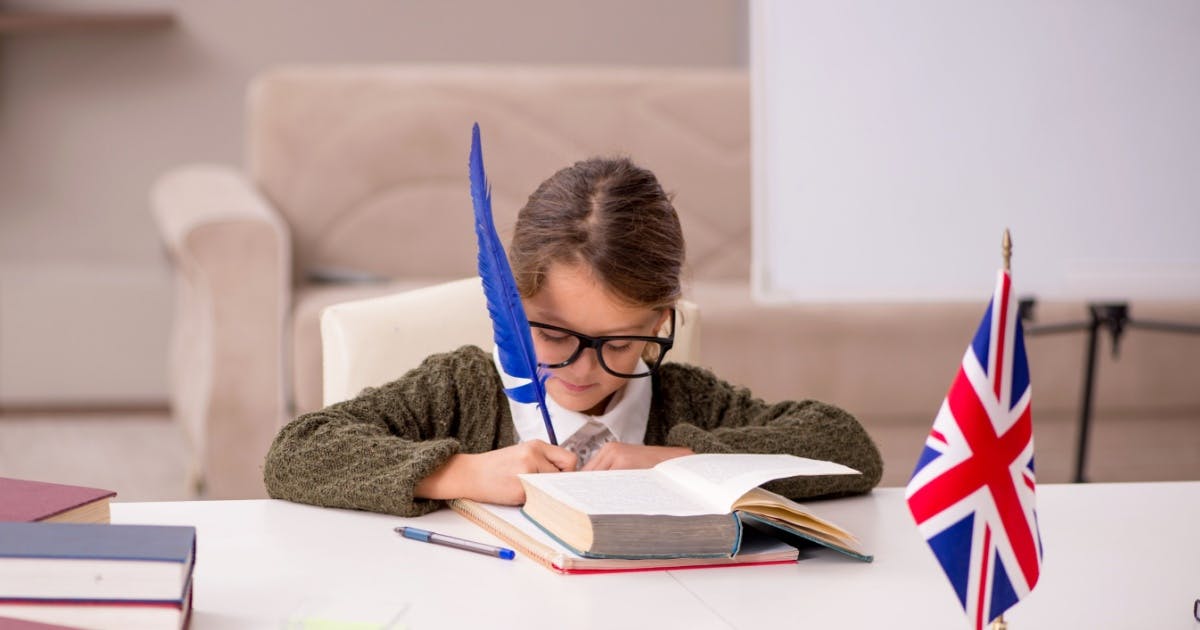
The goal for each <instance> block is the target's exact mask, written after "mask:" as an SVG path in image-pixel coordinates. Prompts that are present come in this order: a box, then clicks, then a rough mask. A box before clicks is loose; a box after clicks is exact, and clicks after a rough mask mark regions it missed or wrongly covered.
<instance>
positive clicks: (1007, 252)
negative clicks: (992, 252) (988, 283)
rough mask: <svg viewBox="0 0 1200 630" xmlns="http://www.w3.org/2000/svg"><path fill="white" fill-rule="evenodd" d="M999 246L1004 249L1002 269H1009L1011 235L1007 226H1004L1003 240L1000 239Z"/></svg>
mask: <svg viewBox="0 0 1200 630" xmlns="http://www.w3.org/2000/svg"><path fill="white" fill-rule="evenodd" d="M1000 248H1001V249H1002V250H1003V251H1004V270H1005V271H1011V265H1010V262H1011V261H1012V235H1011V234H1009V233H1008V228H1004V240H1003V241H1001V243H1000Z"/></svg>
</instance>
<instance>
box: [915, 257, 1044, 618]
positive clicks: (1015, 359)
mask: <svg viewBox="0 0 1200 630" xmlns="http://www.w3.org/2000/svg"><path fill="white" fill-rule="evenodd" d="M1011 287H1012V279H1011V278H1010V276H1009V273H1008V272H1007V271H1005V270H1001V271H1000V274H999V279H998V281H997V283H996V292H995V294H994V295H993V296H992V301H991V304H990V305H988V309H987V312H985V313H984V315H983V321H982V322H980V324H979V330H978V331H977V332H976V333H975V339H974V340H973V341H972V342H971V345H970V346H968V347H967V351H966V354H965V355H964V356H963V360H962V365H961V366H960V367H959V370H958V375H957V376H956V377H955V378H954V382H953V383H952V384H951V385H950V391H949V392H947V393H946V399H945V401H943V402H942V407H941V409H940V410H939V411H938V414H937V417H936V418H935V419H934V421H933V429H932V430H931V431H930V432H929V437H928V438H927V439H926V440H925V449H924V450H923V451H922V453H921V457H920V459H919V460H918V461H917V467H916V469H915V470H914V471H913V475H912V479H911V480H909V482H908V488H907V490H906V492H905V498H906V499H907V501H908V508H909V511H911V512H912V515H913V519H914V520H916V523H917V528H918V529H919V530H920V531H921V534H922V535H923V536H924V537H925V540H926V542H928V543H929V547H930V548H931V549H932V550H933V555H934V556H936V557H937V560H938V562H939V563H941V565H942V569H943V570H944V571H945V572H946V577H948V578H950V583H951V584H952V585H953V586H954V592H955V593H956V594H957V595H958V600H959V602H961V603H962V606H963V610H964V611H966V614H967V618H968V619H969V620H970V622H971V624H972V625H973V626H974V627H975V628H977V629H978V628H982V627H983V626H984V625H985V624H987V623H989V622H991V621H992V620H993V619H995V618H996V617H999V616H1000V615H1002V614H1004V611H1006V610H1008V609H1009V608H1010V607H1011V606H1012V605H1013V604H1015V603H1017V601H1018V600H1020V599H1021V598H1022V597H1024V596H1025V595H1026V594H1028V593H1029V591H1030V590H1032V589H1033V587H1034V585H1035V584H1037V580H1038V575H1039V573H1040V572H1041V561H1042V541H1041V535H1040V534H1039V533H1038V527H1037V512H1036V511H1035V508H1034V495H1035V491H1034V473H1033V420H1032V417H1031V415H1030V406H1029V399H1030V384H1029V365H1028V363H1027V361H1026V358H1025V341H1024V338H1023V334H1022V329H1021V322H1020V321H1019V318H1018V317H1017V305H1016V302H1015V301H1014V300H1013V299H1012V297H1011V294H1012V291H1011Z"/></svg>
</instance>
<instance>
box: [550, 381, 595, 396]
mask: <svg viewBox="0 0 1200 630" xmlns="http://www.w3.org/2000/svg"><path fill="white" fill-rule="evenodd" d="M558 382H559V383H560V384H561V385H562V386H563V388H565V389H566V390H567V391H568V392H571V393H572V394H578V393H580V392H586V391H587V390H589V389H591V388H593V387H595V386H596V385H595V383H593V384H591V385H573V384H571V383H568V382H566V381H564V380H562V379H561V378H560V379H558Z"/></svg>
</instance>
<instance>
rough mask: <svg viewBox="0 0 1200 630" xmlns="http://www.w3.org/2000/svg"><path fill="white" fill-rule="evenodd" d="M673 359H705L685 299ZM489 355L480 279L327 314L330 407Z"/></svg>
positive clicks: (324, 349)
mask: <svg viewBox="0 0 1200 630" xmlns="http://www.w3.org/2000/svg"><path fill="white" fill-rule="evenodd" d="M677 312H678V317H677V318H676V325H677V326H678V328H677V329H676V330H675V345H674V346H673V347H672V348H671V351H670V352H668V353H667V356H666V360H667V361H678V362H681V363H698V362H699V361H700V310H699V309H698V308H697V307H696V305H695V304H692V303H691V302H688V301H686V300H682V301H680V303H679V305H678V307H677ZM464 345H475V346H479V347H480V348H484V349H490V348H491V347H492V346H493V345H494V344H493V341H492V321H491V319H489V317H488V311H487V303H486V301H485V300H484V297H483V287H482V286H481V283H480V281H479V278H478V277H475V278H467V279H465V280H457V281H454V282H447V283H445V284H438V285H435V286H431V287H424V288H421V289H414V290H412V291H406V292H404V293H398V294H395V295H386V296H381V297H375V298H367V299H363V300H355V301H352V302H343V303H341V304H334V305H333V306H330V307H328V308H326V309H325V311H324V312H323V313H322V314H321V353H322V357H323V360H322V364H323V366H322V367H323V381H324V401H323V402H324V404H326V405H332V404H334V403H336V402H341V401H343V400H348V399H350V398H353V397H354V396H356V395H357V394H358V393H359V392H361V391H362V390H363V389H364V388H366V387H373V386H378V385H382V384H384V383H387V382H389V381H391V380H393V379H395V378H397V377H399V376H400V375H402V374H404V373H405V372H407V371H408V370H410V369H412V368H414V367H417V366H418V365H419V364H420V363H421V361H423V360H424V359H425V357H427V356H429V355H431V354H433V353H435V352H445V351H446V350H448V349H454V348H458V347H459V346H464Z"/></svg>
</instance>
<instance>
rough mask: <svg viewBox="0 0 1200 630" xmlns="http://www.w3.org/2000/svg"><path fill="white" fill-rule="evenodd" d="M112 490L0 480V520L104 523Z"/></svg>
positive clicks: (22, 480)
mask: <svg viewBox="0 0 1200 630" xmlns="http://www.w3.org/2000/svg"><path fill="white" fill-rule="evenodd" d="M116 495H117V493H116V492H114V491H112V490H104V489H101V488H88V487H85V486H71V485H66V484H61V483H48V482H45V481H30V480H26V479H11V478H8V477H0V521H20V522H24V523H28V522H33V521H45V522H58V523H107V522H109V507H108V503H109V501H111V500H112V498H113V497H115V496H116Z"/></svg>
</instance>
